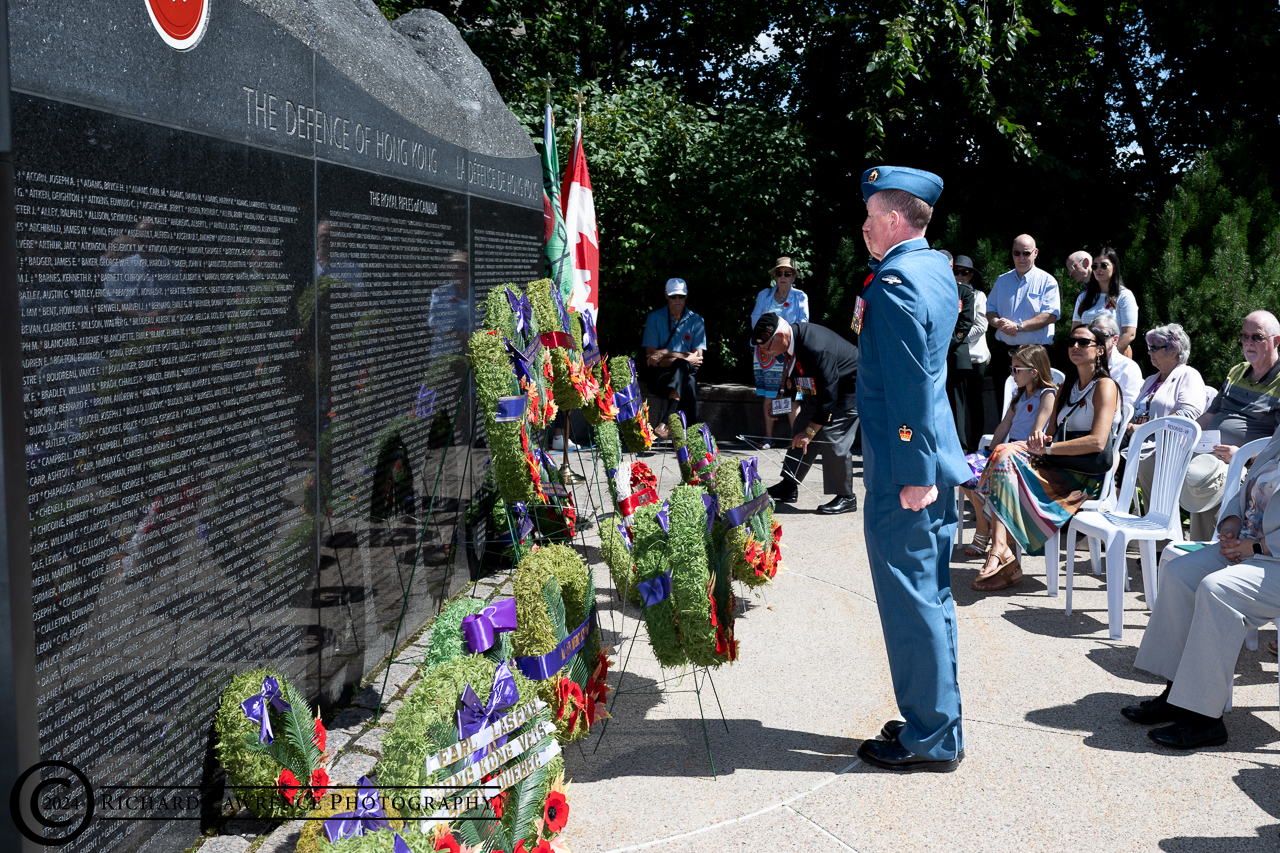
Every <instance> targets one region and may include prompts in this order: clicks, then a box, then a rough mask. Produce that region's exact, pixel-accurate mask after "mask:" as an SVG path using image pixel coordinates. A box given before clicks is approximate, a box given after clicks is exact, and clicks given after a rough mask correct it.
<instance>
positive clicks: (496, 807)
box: [489, 791, 507, 818]
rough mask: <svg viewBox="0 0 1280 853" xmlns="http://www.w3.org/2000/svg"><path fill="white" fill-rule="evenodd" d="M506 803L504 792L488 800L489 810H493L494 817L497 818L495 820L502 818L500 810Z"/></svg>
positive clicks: (505, 793)
mask: <svg viewBox="0 0 1280 853" xmlns="http://www.w3.org/2000/svg"><path fill="white" fill-rule="evenodd" d="M506 803H507V792H506V791H503V792H502V793H501V794H498V796H496V797H493V798H492V799H490V800H489V808H491V809H493V816H494V817H497V818H500V817H502V809H503V807H504V806H505V805H506Z"/></svg>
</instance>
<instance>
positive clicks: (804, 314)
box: [751, 256, 809, 449]
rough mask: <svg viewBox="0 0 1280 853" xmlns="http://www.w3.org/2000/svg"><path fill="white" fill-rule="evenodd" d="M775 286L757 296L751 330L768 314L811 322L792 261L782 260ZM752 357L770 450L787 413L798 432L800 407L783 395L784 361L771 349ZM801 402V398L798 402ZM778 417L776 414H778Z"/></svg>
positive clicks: (775, 269)
mask: <svg viewBox="0 0 1280 853" xmlns="http://www.w3.org/2000/svg"><path fill="white" fill-rule="evenodd" d="M769 275H771V276H773V280H774V286H773V287H766V288H764V289H763V290H761V291H760V292H759V293H757V294H756V306H755V308H752V309H751V327H752V328H753V329H754V328H755V325H756V323H758V322H760V317H761V316H762V315H764V314H776V315H777V316H779V317H781V318H782V319H783V320H786V321H787V323H789V324H791V325H793V326H794V325H795V324H796V323H807V322H809V297H808V295H806V294H805V292H804V291H803V290H801V289H800V288H798V287H796V286H795V284H796V277H797V276H796V268H795V266H793V265H792V263H791V258H788V257H785V256H784V257H781V258H778V260H777V263H775V264H774V265H773V269H771V270H769ZM751 356H752V360H753V363H754V364H755V372H756V396H759V397H763V398H764V445H763V448H764V449H768V448H769V447H770V446H771V444H772V441H773V422H774V421H775V420H777V419H778V416H779V415H781V414H783V413H785V414H786V416H787V419H788V420H789V421H790V422H791V432H792V434H793V435H794V434H795V431H796V415H798V414H799V408H800V407H799V406H798V405H795V402H794V401H793V400H792V399H791V395H785V394H784V395H780V394H778V389H779V388H781V387H782V380H783V375H782V373H783V371H782V365H783V359H777V358H774V357H773V356H771V355H770V354H769V351H768V348H767V347H762V346H752V348H751ZM797 399H799V398H797ZM775 411H776V412H777V413H778V414H774V412H775Z"/></svg>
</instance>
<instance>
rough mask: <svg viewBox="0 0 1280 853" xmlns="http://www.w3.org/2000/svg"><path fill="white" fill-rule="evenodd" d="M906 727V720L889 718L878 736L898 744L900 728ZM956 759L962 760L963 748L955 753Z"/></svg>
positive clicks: (900, 735) (900, 734)
mask: <svg viewBox="0 0 1280 853" xmlns="http://www.w3.org/2000/svg"><path fill="white" fill-rule="evenodd" d="M906 727H907V724H906V721H904V720H890V721H889V722H887V723H885V724H884V725H883V726H881V727H880V737H882V738H884V739H885V740H887V741H888V742H889V743H898V744H900V743H901V741H900V740H899V739H900V738H901V737H902V730H903V729H905V728H906ZM956 760H957V761H963V760H964V750H963V749H961V750H960V752H958V753H957V754H956Z"/></svg>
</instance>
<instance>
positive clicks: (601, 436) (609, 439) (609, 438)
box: [595, 421, 622, 504]
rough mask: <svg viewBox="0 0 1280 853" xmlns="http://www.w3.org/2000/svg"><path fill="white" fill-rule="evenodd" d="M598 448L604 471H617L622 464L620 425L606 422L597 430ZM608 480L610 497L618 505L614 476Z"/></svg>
mask: <svg viewBox="0 0 1280 853" xmlns="http://www.w3.org/2000/svg"><path fill="white" fill-rule="evenodd" d="M595 435H596V446H597V447H599V448H600V461H601V462H603V463H604V470H605V473H606V474H607V473H608V472H610V471H614V470H616V469H617V467H618V465H619V463H621V462H622V447H621V445H620V444H619V443H618V425H617V424H616V423H614V422H613V421H606V422H604V423H602V424H600V425H599V426H598V427H596V428H595ZM606 479H608V481H609V497H610V499H611V500H612V501H613V502H614V503H615V504H616V503H617V502H618V492H617V489H615V488H614V485H613V476H612V475H610V476H608V477H607V478H606Z"/></svg>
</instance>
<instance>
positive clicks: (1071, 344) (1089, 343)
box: [1067, 338, 1098, 349]
mask: <svg viewBox="0 0 1280 853" xmlns="http://www.w3.org/2000/svg"><path fill="white" fill-rule="evenodd" d="M1097 345H1098V342H1097V341H1095V340H1092V339H1090V338H1068V339H1067V349H1076V348H1081V349H1088V348H1089V347H1096V346H1097Z"/></svg>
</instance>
